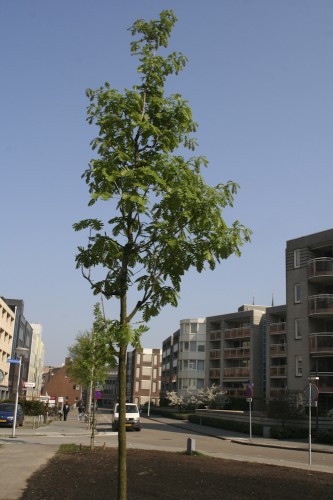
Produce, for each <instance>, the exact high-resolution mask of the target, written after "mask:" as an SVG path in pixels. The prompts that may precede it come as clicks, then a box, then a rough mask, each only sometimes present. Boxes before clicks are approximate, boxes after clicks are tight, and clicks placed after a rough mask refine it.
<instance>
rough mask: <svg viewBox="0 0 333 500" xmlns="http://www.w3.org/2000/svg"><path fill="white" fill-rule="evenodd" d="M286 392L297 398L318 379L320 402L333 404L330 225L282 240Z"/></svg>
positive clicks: (332, 251) (332, 238) (332, 237)
mask: <svg viewBox="0 0 333 500" xmlns="http://www.w3.org/2000/svg"><path fill="white" fill-rule="evenodd" d="M286 303H287V308H286V313H287V314H286V324H287V384H288V393H290V394H294V395H295V397H296V399H297V400H298V401H299V402H301V401H302V400H303V399H304V388H305V386H306V385H307V384H308V378H309V377H315V376H317V377H319V381H318V387H319V399H318V401H319V406H320V407H321V408H322V409H323V410H328V409H331V408H333V229H329V230H326V231H322V232H319V233H315V234H311V235H308V236H303V237H301V238H296V239H293V240H290V241H287V246H286Z"/></svg>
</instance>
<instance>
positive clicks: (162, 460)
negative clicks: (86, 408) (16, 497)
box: [22, 448, 333, 500]
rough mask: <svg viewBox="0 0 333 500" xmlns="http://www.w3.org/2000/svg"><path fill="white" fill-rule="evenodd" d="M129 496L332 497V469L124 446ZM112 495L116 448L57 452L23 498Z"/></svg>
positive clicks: (203, 499)
mask: <svg viewBox="0 0 333 500" xmlns="http://www.w3.org/2000/svg"><path fill="white" fill-rule="evenodd" d="M127 477H128V492H127V499H128V500H134V499H135V500H141V499H142V500H150V499H159V500H164V499H165V500H167V499H173V500H175V499H178V500H179V499H181V500H183V499H184V500H187V499H188V500H192V499H199V500H211V499H222V498H223V500H225V499H245V498H255V499H260V498H269V499H270V500H271V499H284V500H285V499H295V500H296V499H297V500H299V499H300V498H302V500H304V499H310V498H311V499H313V498H320V500H324V499H331V498H332V495H333V474H326V473H319V472H310V471H305V470H300V469H290V468H286V467H279V466H272V465H262V464H255V463H248V462H246V463H245V462H237V461H233V460H224V459H221V458H214V457H207V456H189V455H185V454H177V453H170V452H160V451H147V450H128V452H127ZM59 498H61V499H62V500H69V499H70V500H76V499H78V500H88V499H89V500H104V499H108V500H110V499H111V500H113V499H116V498H117V449H116V448H106V449H105V450H103V449H102V448H95V449H94V450H93V451H90V450H87V449H85V450H82V451H78V452H71V453H62V454H59V453H58V454H57V455H56V456H55V457H54V458H53V459H52V460H51V461H50V462H49V463H48V464H47V465H46V466H45V467H44V468H42V469H40V470H39V471H38V472H36V473H35V474H34V475H33V476H32V477H31V478H30V479H29V481H28V487H27V489H26V491H25V493H24V494H23V496H22V500H23V499H25V500H31V499H34V500H59Z"/></svg>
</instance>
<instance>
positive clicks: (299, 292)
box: [294, 283, 301, 304]
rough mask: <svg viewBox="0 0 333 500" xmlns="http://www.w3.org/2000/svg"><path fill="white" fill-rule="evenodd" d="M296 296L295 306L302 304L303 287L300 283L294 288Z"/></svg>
mask: <svg viewBox="0 0 333 500" xmlns="http://www.w3.org/2000/svg"><path fill="white" fill-rule="evenodd" d="M294 294H295V297H294V299H295V304H299V303H300V302H301V285H300V284H299V283H297V284H296V285H295V287H294Z"/></svg>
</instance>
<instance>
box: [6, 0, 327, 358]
mask: <svg viewBox="0 0 333 500" xmlns="http://www.w3.org/2000/svg"><path fill="white" fill-rule="evenodd" d="M169 8H171V9H173V10H174V11H175V13H176V15H177V17H178V23H177V25H176V27H175V29H174V31H173V35H172V39H171V43H170V46H169V48H170V50H177V51H181V52H183V53H184V54H185V55H186V56H187V57H188V59H189V62H188V65H187V67H186V68H185V70H184V71H183V73H182V74H181V75H180V76H179V77H178V78H177V79H173V80H172V82H170V90H172V91H178V92H180V93H181V94H182V95H183V97H184V98H186V99H188V100H189V102H190V105H191V107H192V111H193V114H194V119H195V120H196V121H197V122H199V125H200V126H199V129H198V131H197V134H196V136H197V138H198V140H199V144H200V147H199V148H198V150H197V153H198V154H204V155H205V156H207V158H208V160H209V162H210V164H209V167H208V169H207V170H206V171H205V172H204V175H205V178H206V180H207V182H208V183H210V184H214V185H215V184H217V183H218V182H226V181H227V180H229V179H232V180H234V181H236V182H238V183H239V184H240V186H241V189H240V192H239V195H238V196H237V198H236V200H235V206H234V209H233V210H229V211H228V212H227V213H226V218H227V220H228V221H231V220H233V219H239V220H240V221H241V222H242V223H243V224H244V225H246V226H248V227H250V228H251V229H252V230H253V238H252V243H251V244H249V245H247V246H246V247H244V250H243V254H242V257H241V258H235V257H232V258H230V259H229V260H227V261H225V262H223V263H222V264H221V265H220V266H219V267H218V268H217V269H216V270H215V271H214V272H211V271H207V272H205V273H203V274H201V275H199V274H196V273H194V272H190V273H189V274H188V275H187V276H186V277H185V279H184V281H183V288H182V294H181V300H180V302H179V307H178V308H177V309H173V308H166V309H165V310H164V311H163V312H162V314H161V315H160V316H159V317H158V318H156V319H154V321H153V322H152V323H151V329H150V332H149V333H147V334H145V336H144V337H143V341H142V344H143V346H144V347H160V346H161V343H162V340H163V339H165V338H166V337H167V336H168V335H170V334H171V333H173V332H174V331H175V330H176V329H177V328H178V325H179V320H180V319H183V318H189V317H198V316H199V317H204V316H209V315H214V314H222V313H227V312H233V311H235V310H236V309H237V308H238V307H239V306H240V305H241V304H244V303H252V300H253V296H254V297H255V302H256V303H257V304H268V305H270V304H271V296H272V290H274V296H275V304H276V305H277V304H283V303H284V302H285V269H284V251H285V243H286V241H287V240H289V239H293V238H296V237H299V236H303V235H306V234H310V233H313V232H317V231H322V230H325V229H328V228H331V227H332V226H333V224H332V213H333V209H332V204H333V196H332V186H333V168H332V167H333V165H332V163H333V161H332V160H333V141H332V137H333V64H332V63H333V2H332V0H317V1H314V0H274V1H273V0H209V1H208V2H202V1H199V0H181V1H179V0H178V1H176V0H169V1H164V0H140V1H138V0H122V1H112V0H96V2H90V1H88V0H76V1H68V0H66V1H65V0H57V1H56V2H48V1H45V0H29V1H23V0H15V1H9V0H2V1H1V3H0V51H1V73H0V90H1V94H0V95H1V118H0V127H1V129H0V165H1V178H0V186H1V196H0V210H1V222H2V231H1V245H0V263H1V264H0V265H1V274H0V276H1V277H0V295H1V296H4V297H10V298H19V299H23V300H24V303H25V316H26V318H27V319H28V321H30V322H40V323H41V324H42V326H43V338H44V342H45V348H46V356H45V362H46V364H56V365H57V364H61V363H62V362H64V358H65V356H66V355H67V348H68V346H69V345H71V344H72V343H73V342H74V339H75V336H76V335H77V334H78V333H79V332H82V331H85V330H88V329H90V328H91V326H92V321H93V315H92V310H93V305H94V303H95V302H96V298H95V297H93V296H92V294H91V292H90V288H89V285H88V283H87V282H86V281H85V280H84V279H83V278H82V277H81V274H80V272H79V271H77V270H76V269H75V262H74V257H75V253H76V247H77V245H78V244H80V243H83V242H84V241H85V240H84V239H83V235H81V234H76V233H74V232H73V230H72V224H73V222H76V221H78V220H80V219H82V218H86V217H90V216H91V215H92V214H91V213H90V210H91V209H89V208H88V207H87V202H88V192H87V188H86V185H85V183H84V182H83V181H82V180H81V179H80V176H81V174H82V172H83V171H84V170H85V168H86V167H87V164H88V162H89V160H90V159H91V158H92V157H93V153H92V152H91V150H90V145H89V142H90V140H91V139H92V138H93V137H94V136H95V135H96V133H97V129H95V128H94V127H92V126H88V125H87V124H86V122H85V117H86V106H87V99H86V97H85V89H86V88H88V87H90V88H96V87H98V86H99V85H101V84H103V83H104V82H105V81H109V82H110V83H111V85H112V86H113V87H115V88H118V89H119V90H122V89H123V88H124V87H131V86H132V85H133V84H134V83H136V82H137V75H136V72H135V68H136V64H137V60H136V59H135V58H132V57H131V56H130V52H129V44H130V41H131V37H130V34H129V32H128V31H127V28H129V27H130V26H131V25H132V23H133V22H134V21H135V20H136V19H137V18H140V17H141V18H145V19H150V18H156V17H157V16H158V14H159V12H160V11H161V10H163V9H169ZM107 313H108V315H109V317H118V311H117V309H116V306H112V305H110V306H107Z"/></svg>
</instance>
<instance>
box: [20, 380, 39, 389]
mask: <svg viewBox="0 0 333 500" xmlns="http://www.w3.org/2000/svg"><path fill="white" fill-rule="evenodd" d="M23 385H24V387H26V388H27V389H29V388H30V389H34V388H35V387H36V384H35V382H24V384H23Z"/></svg>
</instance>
